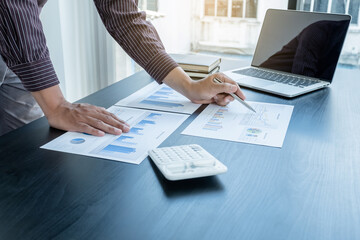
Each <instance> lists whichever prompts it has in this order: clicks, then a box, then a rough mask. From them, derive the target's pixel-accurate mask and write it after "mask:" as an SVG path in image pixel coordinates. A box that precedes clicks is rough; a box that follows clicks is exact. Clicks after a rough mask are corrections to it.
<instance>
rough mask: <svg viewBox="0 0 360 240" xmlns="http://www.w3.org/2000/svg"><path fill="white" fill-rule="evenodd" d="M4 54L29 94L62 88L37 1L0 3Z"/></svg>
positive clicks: (0, 40)
mask: <svg viewBox="0 0 360 240" xmlns="http://www.w3.org/2000/svg"><path fill="white" fill-rule="evenodd" d="M0 54H1V56H2V57H3V59H4V61H5V62H6V64H7V66H8V67H9V68H10V69H11V70H12V71H13V72H14V73H15V74H16V75H17V76H18V77H19V78H20V80H21V81H22V83H23V85H24V87H25V88H26V89H27V90H28V91H32V92H34V91H39V90H42V89H45V88H48V87H51V86H54V85H57V84H59V80H58V78H57V76H56V73H55V70H54V67H53V64H52V62H51V60H50V55H49V50H48V48H47V46H46V39H45V36H44V32H43V29H42V24H41V21H40V19H39V7H38V2H37V0H11V1H8V0H0Z"/></svg>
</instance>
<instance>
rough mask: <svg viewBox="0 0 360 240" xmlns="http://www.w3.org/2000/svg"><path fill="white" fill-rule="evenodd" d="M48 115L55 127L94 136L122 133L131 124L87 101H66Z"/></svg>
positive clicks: (126, 130) (128, 128)
mask: <svg viewBox="0 0 360 240" xmlns="http://www.w3.org/2000/svg"><path fill="white" fill-rule="evenodd" d="M46 117H47V119H48V121H49V124H50V126H52V127H54V128H58V129H62V130H66V131H72V132H84V133H88V134H91V135H94V136H104V135H105V133H110V134H114V135H120V134H121V133H123V132H129V130H130V126H129V125H128V124H127V123H126V122H124V121H123V120H121V119H119V118H118V117H116V116H115V114H113V113H110V112H108V111H106V109H105V108H102V107H97V106H94V105H90V104H86V103H73V104H71V103H69V102H64V103H62V104H61V105H60V106H58V108H57V109H56V111H55V112H54V113H53V114H49V115H48V116H46Z"/></svg>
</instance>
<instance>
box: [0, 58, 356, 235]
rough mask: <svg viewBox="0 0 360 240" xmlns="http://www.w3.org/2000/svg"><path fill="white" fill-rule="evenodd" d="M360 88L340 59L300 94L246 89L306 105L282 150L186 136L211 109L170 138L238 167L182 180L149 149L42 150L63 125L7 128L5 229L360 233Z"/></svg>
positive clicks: (136, 84)
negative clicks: (139, 154)
mask: <svg viewBox="0 0 360 240" xmlns="http://www.w3.org/2000/svg"><path fill="white" fill-rule="evenodd" d="M239 64H241V63H237V62H235V63H234V62H227V61H225V63H224V66H225V69H226V68H231V67H234V66H238V65H239ZM223 69H224V67H223ZM150 81H151V79H150V78H149V76H148V75H147V74H146V73H144V72H140V73H138V74H135V75H133V76H131V77H129V78H127V79H125V80H123V81H120V82H118V83H116V84H114V85H112V86H110V87H108V88H105V89H103V90H101V91H99V92H97V93H95V94H92V95H90V96H89V97H86V98H85V99H83V101H84V102H88V103H92V104H97V105H100V106H104V107H109V106H111V105H113V104H114V103H115V102H117V101H118V100H119V99H121V98H123V97H126V96H127V95H129V94H130V93H132V92H134V91H136V90H137V89H139V88H141V87H142V86H145V85H146V84H147V83H149V82H150ZM359 89H360V71H359V70H352V71H349V70H347V69H338V70H337V73H336V77H335V80H334V82H333V84H332V85H331V87H329V88H326V89H323V90H320V91H317V92H314V93H311V94H307V95H305V96H301V97H298V98H296V99H293V100H288V99H283V98H278V97H275V96H271V95H266V94H262V93H258V92H254V91H251V90H244V92H245V94H246V95H247V98H248V100H254V101H264V102H271V103H281V104H291V105H294V106H295V108H294V112H293V115H292V119H291V122H290V125H289V128H288V131H287V134H286V138H285V141H284V145H283V147H282V148H281V149H279V148H272V147H264V146H257V145H250V144H243V143H235V142H227V141H221V140H215V139H203V138H197V137H191V136H185V135H181V134H180V133H181V131H182V130H183V129H184V128H185V127H186V126H188V125H189V123H190V122H191V121H192V120H193V119H194V118H195V117H196V116H197V115H198V114H199V112H200V111H201V110H202V109H203V107H202V108H201V109H200V110H198V111H197V112H196V113H195V114H194V115H193V116H191V117H190V118H189V119H188V120H187V121H186V122H185V123H184V124H183V125H181V126H180V127H179V128H178V129H177V131H176V132H175V133H173V134H172V135H171V136H170V137H169V138H168V139H167V140H166V141H165V142H164V143H163V144H162V146H171V145H179V144H190V143H198V144H200V145H202V146H203V147H204V148H205V149H207V150H208V151H209V152H211V153H212V154H213V155H215V156H216V157H217V158H218V159H220V160H221V161H222V162H223V163H225V164H226V165H227V166H228V169H229V170H228V172H227V173H226V174H223V175H219V176H216V177H209V178H202V179H195V180H188V181H181V182H169V181H166V180H165V179H164V178H163V177H162V176H161V174H160V173H159V172H158V171H157V169H156V168H155V166H154V165H153V164H152V163H151V162H150V160H149V159H148V158H147V159H145V160H144V161H143V163H142V164H140V165H131V164H125V163H121V162H116V161H108V160H103V159H97V158H92V157H85V156H78V155H72V154H65V153H60V152H52V151H47V150H43V149H40V148H39V147H40V146H41V145H43V144H45V143H46V142H48V141H50V140H52V139H53V138H55V137H57V136H59V135H60V134H62V132H61V131H58V130H55V129H50V128H49V127H48V124H47V121H46V119H44V118H42V119H40V120H37V121H35V122H33V123H31V124H29V125H27V126H25V127H23V128H21V129H18V130H16V131H14V132H11V133H9V134H7V135H5V136H3V137H1V138H0V239H6V240H10V239H360V227H359V226H360V127H359V122H360V121H359V120H360V107H359V105H360V94H359Z"/></svg>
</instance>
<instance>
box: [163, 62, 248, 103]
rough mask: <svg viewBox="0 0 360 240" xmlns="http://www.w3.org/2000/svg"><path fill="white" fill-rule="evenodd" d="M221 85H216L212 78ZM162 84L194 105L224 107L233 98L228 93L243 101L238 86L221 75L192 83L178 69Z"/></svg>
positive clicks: (243, 96)
mask: <svg viewBox="0 0 360 240" xmlns="http://www.w3.org/2000/svg"><path fill="white" fill-rule="evenodd" d="M215 77H216V78H218V79H220V80H221V81H222V82H223V83H216V82H214V81H213V79H214V78H215ZM163 82H164V83H166V84H167V85H169V86H170V87H172V88H173V89H175V90H176V91H178V92H180V93H181V94H183V95H184V96H186V97H187V98H189V99H190V100H191V101H192V102H194V103H205V104H206V103H213V102H216V103H217V104H219V105H221V106H224V105H227V104H228V103H229V102H231V101H233V100H234V98H233V97H232V96H230V95H229V94H228V93H235V94H237V95H238V96H239V97H240V98H241V99H243V100H245V95H244V94H243V93H242V92H241V90H240V87H239V85H238V84H237V83H236V82H235V81H234V80H231V79H230V78H229V77H228V76H226V75H225V74H223V73H215V74H213V75H211V76H208V77H207V78H204V79H201V80H198V81H193V80H191V79H190V77H189V76H188V75H187V74H186V73H185V72H184V70H182V69H181V68H180V67H177V68H174V69H173V70H172V71H171V72H170V73H169V74H168V75H167V76H166V77H165V79H164V80H163Z"/></svg>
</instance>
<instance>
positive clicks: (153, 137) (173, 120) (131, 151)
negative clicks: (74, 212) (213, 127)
mask: <svg viewBox="0 0 360 240" xmlns="http://www.w3.org/2000/svg"><path fill="white" fill-rule="evenodd" d="M108 111H109V112H112V113H114V114H115V115H116V116H118V117H119V118H121V119H123V120H125V121H126V122H127V123H129V124H130V126H131V127H130V132H128V133H123V134H121V135H120V136H115V135H111V134H106V135H105V136H103V137H96V136H92V135H89V134H85V133H78V132H67V133H64V134H63V135H61V136H59V137H58V138H56V139H54V140H52V141H51V142H49V143H47V144H45V145H44V146H42V147H41V148H44V149H48V150H53V151H60V152H67V153H73V154H79V155H85V156H92V157H99V158H105V159H111V160H116V161H122V162H127V163H134V164H139V163H141V162H142V161H143V160H144V159H145V158H146V156H147V155H148V151H149V150H151V149H153V148H156V147H157V146H159V145H160V144H161V143H162V142H163V141H164V140H165V139H166V138H167V137H169V136H170V134H172V133H173V132H174V131H175V130H176V129H177V128H178V127H179V126H180V125H181V124H182V123H183V122H184V121H185V120H186V119H187V118H188V117H189V115H186V114H177V113H167V112H158V111H152V110H143V109H135V108H125V107H117V106H112V107H110V108H109V109H108Z"/></svg>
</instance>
